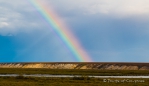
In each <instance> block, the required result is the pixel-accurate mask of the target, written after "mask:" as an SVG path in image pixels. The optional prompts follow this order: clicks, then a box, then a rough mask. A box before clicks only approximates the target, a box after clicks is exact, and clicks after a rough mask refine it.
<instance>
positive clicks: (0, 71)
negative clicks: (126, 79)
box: [0, 68, 149, 76]
mask: <svg viewBox="0 0 149 86" xmlns="http://www.w3.org/2000/svg"><path fill="white" fill-rule="evenodd" d="M0 74H53V75H100V76H126V75H135V76H136V75H149V71H148V70H91V69H85V70H83V69H38V68H36V69H32V68H30V69H27V68H0Z"/></svg>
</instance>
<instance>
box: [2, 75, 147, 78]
mask: <svg viewBox="0 0 149 86" xmlns="http://www.w3.org/2000/svg"><path fill="white" fill-rule="evenodd" d="M17 76H19V74H0V77H17ZM22 76H24V77H60V78H61V77H82V76H81V75H50V74H30V75H27V74H23V75H22ZM87 77H94V78H149V76H91V75H88V76H87Z"/></svg>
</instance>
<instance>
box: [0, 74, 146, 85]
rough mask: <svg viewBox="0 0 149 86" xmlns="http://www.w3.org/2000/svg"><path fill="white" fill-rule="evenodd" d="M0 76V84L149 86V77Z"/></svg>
mask: <svg viewBox="0 0 149 86" xmlns="http://www.w3.org/2000/svg"><path fill="white" fill-rule="evenodd" d="M104 80H105V79H101V78H89V77H85V76H82V77H72V78H54V77H52V78H46V77H23V76H18V77H0V86H126V85H127V86H148V84H149V79H143V78H141V79H115V78H110V79H106V82H104Z"/></svg>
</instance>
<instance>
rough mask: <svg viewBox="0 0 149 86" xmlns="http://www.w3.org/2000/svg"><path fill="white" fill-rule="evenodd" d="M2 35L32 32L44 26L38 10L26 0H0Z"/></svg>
mask: <svg viewBox="0 0 149 86" xmlns="http://www.w3.org/2000/svg"><path fill="white" fill-rule="evenodd" d="M0 10H1V11H0V35H7V34H10V33H11V34H17V33H19V32H31V31H33V30H36V29H40V28H41V27H44V25H43V24H42V23H41V19H40V18H37V17H38V15H36V14H37V13H36V12H37V11H36V9H35V8H34V7H32V6H31V5H30V3H29V2H28V1H24V0H14V1H11V0H7V1H6V0H1V1H0Z"/></svg>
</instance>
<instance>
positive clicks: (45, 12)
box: [28, 0, 92, 62]
mask: <svg viewBox="0 0 149 86" xmlns="http://www.w3.org/2000/svg"><path fill="white" fill-rule="evenodd" d="M28 1H29V2H30V3H31V4H32V5H33V6H34V7H35V8H36V9H37V10H38V12H39V13H40V14H41V15H42V17H44V19H45V20H46V22H47V23H48V24H49V25H50V26H51V27H52V29H53V30H54V31H55V33H56V34H57V35H58V36H59V37H60V39H61V40H62V41H63V42H64V43H65V45H66V46H67V48H68V49H69V50H70V51H71V53H72V54H73V55H74V57H75V59H77V60H78V61H80V62H91V61H92V60H91V58H90V57H89V55H88V54H87V53H86V52H85V50H84V49H83V47H82V46H81V45H80V44H79V41H78V40H77V39H76V38H75V37H74V35H73V34H72V33H71V31H69V28H68V27H66V26H65V24H64V23H63V22H62V21H60V18H59V17H58V16H57V15H56V13H55V12H54V11H53V10H52V9H51V8H49V6H48V7H47V6H46V5H45V4H43V3H42V2H40V1H41V0H28Z"/></svg>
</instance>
